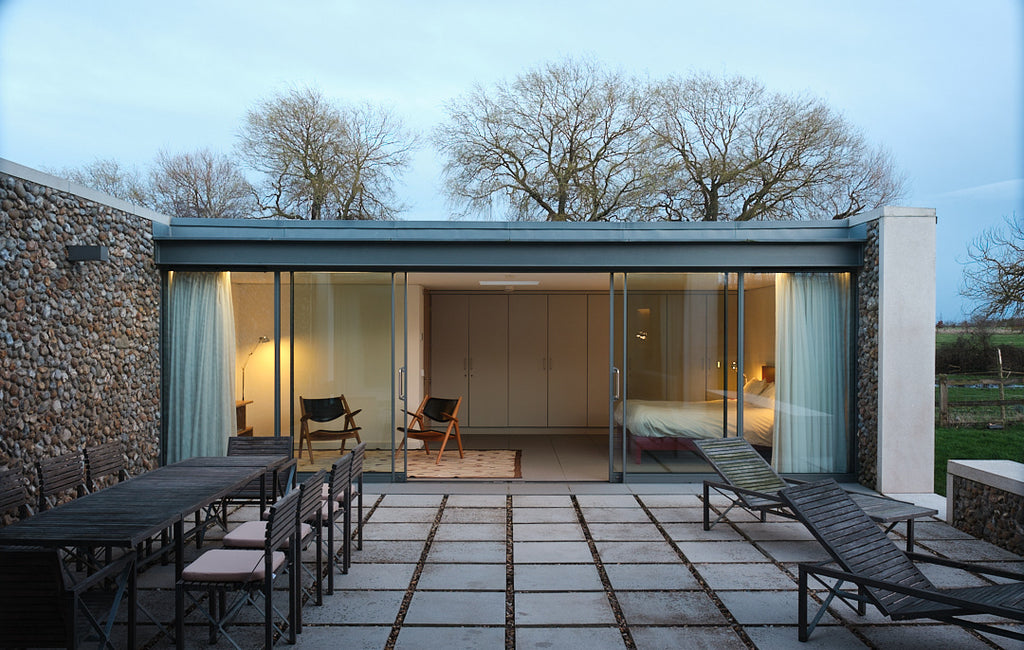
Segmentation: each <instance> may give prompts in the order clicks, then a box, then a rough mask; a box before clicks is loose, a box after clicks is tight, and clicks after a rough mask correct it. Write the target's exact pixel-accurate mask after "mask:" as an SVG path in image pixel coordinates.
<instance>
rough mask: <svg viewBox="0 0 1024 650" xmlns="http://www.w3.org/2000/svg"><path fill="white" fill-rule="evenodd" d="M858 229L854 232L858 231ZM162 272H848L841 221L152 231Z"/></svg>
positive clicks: (850, 249)
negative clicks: (199, 269)
mask: <svg viewBox="0 0 1024 650" xmlns="http://www.w3.org/2000/svg"><path fill="white" fill-rule="evenodd" d="M858 230H859V229H858ZM153 235H154V243H155V246H156V261H157V264H158V265H161V266H163V267H166V268H194V269H197V268H211V269H212V268H239V269H265V270H269V269H278V270H286V269H294V270H299V269H304V270H312V269H317V270H325V269H337V270H342V269H344V270H377V271H379V270H402V269H417V270H438V271H442V270H484V269H494V268H502V269H520V270H558V271H565V270H606V269H612V268H614V269H633V270H656V269H683V268H685V269H757V268H765V269H767V268H771V269H782V268H794V269H796V268H854V267H857V266H859V265H860V263H861V246H862V243H863V235H862V233H861V236H857V235H855V234H854V233H853V232H851V229H850V228H849V225H848V224H847V223H846V222H844V221H834V222H787V223H785V224H780V223H735V222H722V223H714V224H708V223H696V224H695V223H671V224H666V223H601V224H575V223H574V224H563V223H547V222H544V223H519V222H517V223H489V222H485V223H481V222H337V221H332V222H295V221H284V222H282V221H269V220H267V221H258V220H252V221H250V220H211V219H187V220H186V219H174V220H172V222H171V224H170V225H168V226H162V225H159V226H156V225H155V226H154V233H153Z"/></svg>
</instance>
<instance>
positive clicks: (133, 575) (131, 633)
mask: <svg viewBox="0 0 1024 650" xmlns="http://www.w3.org/2000/svg"><path fill="white" fill-rule="evenodd" d="M128 571H129V573H128V647H129V648H135V647H137V644H136V643H135V638H136V632H137V630H136V626H137V623H138V595H139V591H138V586H137V585H138V581H137V579H138V576H139V556H138V554H137V553H136V555H135V558H134V559H132V564H131V568H130V569H128Z"/></svg>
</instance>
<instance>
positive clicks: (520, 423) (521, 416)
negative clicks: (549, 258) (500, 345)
mask: <svg viewBox="0 0 1024 650" xmlns="http://www.w3.org/2000/svg"><path fill="white" fill-rule="evenodd" d="M508 306H509V311H508V346H509V354H508V424H509V426H513V427H543V426H545V425H547V422H548V376H547V365H548V359H547V356H548V336H547V329H548V297H547V296H546V295H531V294H512V295H511V296H509V302H508Z"/></svg>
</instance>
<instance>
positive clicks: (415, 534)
mask: <svg viewBox="0 0 1024 650" xmlns="http://www.w3.org/2000/svg"><path fill="white" fill-rule="evenodd" d="M432 526H433V524H432V523H430V522H420V523H415V524H385V523H380V522H378V521H376V520H375V521H374V522H373V525H370V526H367V527H366V528H365V529H364V530H363V541H364V542H365V541H366V540H374V541H376V540H425V539H427V535H429V534H430V528H431V527H432Z"/></svg>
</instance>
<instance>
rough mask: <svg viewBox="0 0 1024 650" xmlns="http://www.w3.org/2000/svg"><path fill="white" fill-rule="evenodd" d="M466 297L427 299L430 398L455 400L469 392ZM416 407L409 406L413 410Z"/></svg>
mask: <svg viewBox="0 0 1024 650" xmlns="http://www.w3.org/2000/svg"><path fill="white" fill-rule="evenodd" d="M468 344H469V297H468V296H454V295H446V294H438V295H433V296H431V298H430V394H431V395H433V396H434V397H450V398H452V399H455V398H458V397H459V396H460V395H462V396H465V395H466V393H467V391H468V389H469V349H468ZM417 406H418V404H410V405H409V410H414V409H415V408H416V407H417Z"/></svg>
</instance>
